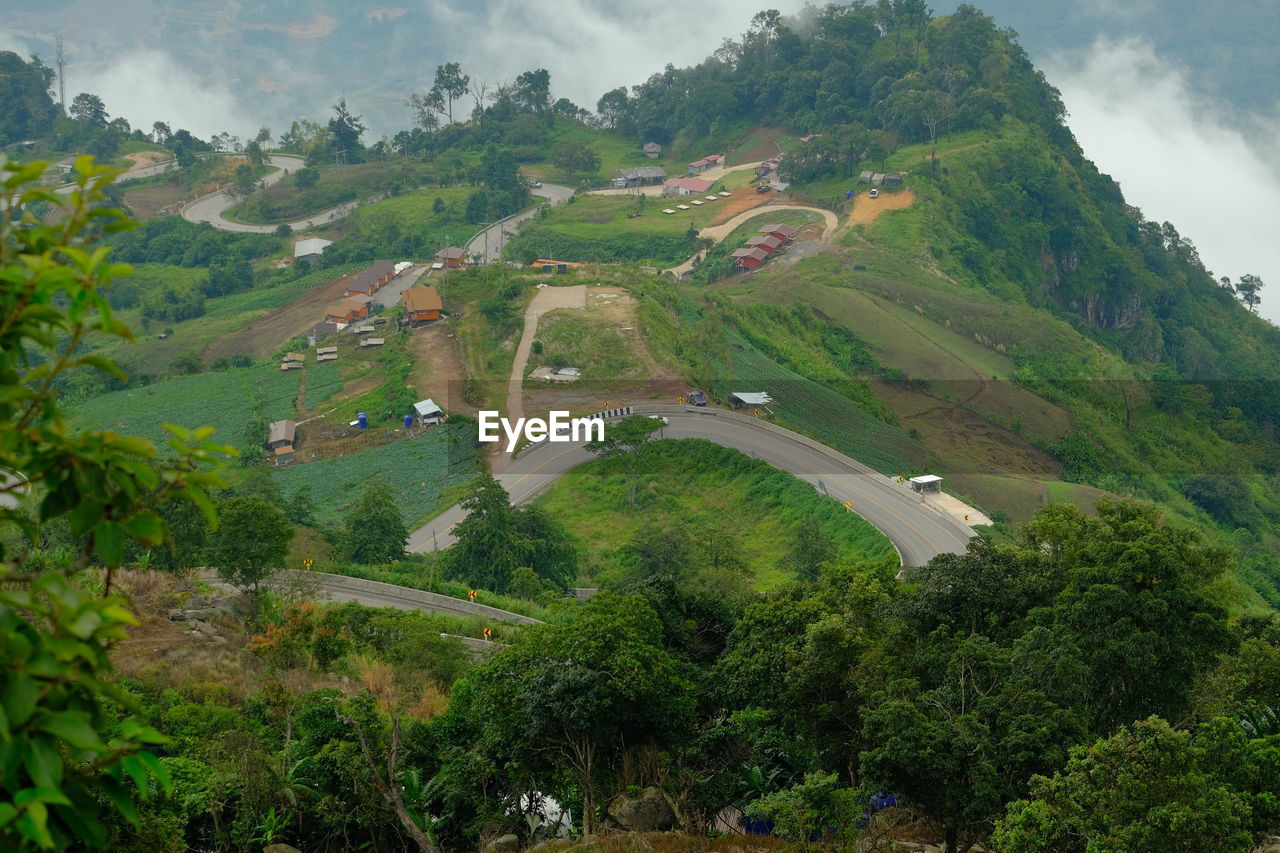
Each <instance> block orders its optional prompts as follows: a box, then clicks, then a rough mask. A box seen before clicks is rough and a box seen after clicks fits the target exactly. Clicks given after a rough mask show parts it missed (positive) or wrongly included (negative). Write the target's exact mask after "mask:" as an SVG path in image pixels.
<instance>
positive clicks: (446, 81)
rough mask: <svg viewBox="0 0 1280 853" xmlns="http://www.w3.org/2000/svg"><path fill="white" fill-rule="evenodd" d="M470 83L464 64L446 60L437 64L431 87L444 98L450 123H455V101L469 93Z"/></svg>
mask: <svg viewBox="0 0 1280 853" xmlns="http://www.w3.org/2000/svg"><path fill="white" fill-rule="evenodd" d="M470 84H471V78H470V77H468V76H467V75H466V74H463V73H462V66H461V65H459V64H458V63H456V62H446V63H445V64H444V65H437V66H436V79H435V83H434V84H433V85H432V87H431V88H432V90H433V91H437V92H439V93H440V96H441V97H442V98H443V99H444V106H445V114H446V115H448V116H449V124H453V102H454V101H456V100H457V99H458V98H461V97H462V96H463V95H465V94H466V93H467V86H469V85H470Z"/></svg>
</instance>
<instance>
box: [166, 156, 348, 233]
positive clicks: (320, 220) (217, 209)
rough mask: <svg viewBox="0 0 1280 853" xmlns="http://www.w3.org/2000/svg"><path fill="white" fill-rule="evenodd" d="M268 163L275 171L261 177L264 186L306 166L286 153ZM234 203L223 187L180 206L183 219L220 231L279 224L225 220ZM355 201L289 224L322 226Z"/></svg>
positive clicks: (248, 230) (261, 228)
mask: <svg viewBox="0 0 1280 853" xmlns="http://www.w3.org/2000/svg"><path fill="white" fill-rule="evenodd" d="M267 165H268V166H275V167H276V171H274V172H270V173H268V174H267V175H266V176H264V177H263V179H262V183H263V185H264V186H268V187H269V186H271V185H272V184H274V183H277V182H278V181H279V180H280V179H281V178H283V177H284V176H285V175H286V174H288V173H289V172H296V171H298V170H299V169H301V168H302V167H304V166H306V165H307V161H306V160H304V159H303V158H301V157H292V156H290V155H288V154H272V155H271V156H270V157H268V158H267ZM235 203H236V199H234V198H232V197H231V196H230V195H229V194H228V193H227V191H226V190H221V191H219V192H216V193H210V194H209V195H206V196H201V197H200V198H198V199H196V200H195V201H193V202H191V203H190V204H188V205H187V206H186V207H184V208H182V215H183V217H184V218H186V219H189V220H191V221H192V222H208V223H209V224H210V225H212V226H213V227H214V228H217V229H219V230H222V231H239V232H241V233H247V234H274V233H275V231H276V229H277V228H279V227H280V226H279V225H242V224H241V223H239V222H232V221H231V220H229V219H227V218H226V216H224V214H225V213H226V212H227V209H228V208H229V207H231V206H232V205H234V204H235ZM356 206H357V202H354V201H352V202H348V203H346V204H340V205H338V206H337V207H334V208H330V209H329V210H324V211H321V212H320V213H317V214H315V215H314V216H308V217H307V218H306V219H299V220H298V221H297V222H290V223H289V226H290V227H291V228H292V229H293V230H294V231H302V230H304V229H307V228H313V227H315V226H317V225H323V224H325V223H326V222H332V221H333V220H335V219H342V218H343V217H344V216H347V215H348V214H350V213H351V211H353V210H355V209H356Z"/></svg>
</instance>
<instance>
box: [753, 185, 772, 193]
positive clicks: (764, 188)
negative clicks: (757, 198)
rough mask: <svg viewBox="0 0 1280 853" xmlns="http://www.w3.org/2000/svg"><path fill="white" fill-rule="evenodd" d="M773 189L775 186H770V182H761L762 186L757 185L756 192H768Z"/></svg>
mask: <svg viewBox="0 0 1280 853" xmlns="http://www.w3.org/2000/svg"><path fill="white" fill-rule="evenodd" d="M772 189H773V187H771V186H769V185H768V184H761V185H760V186H758V187H756V192H758V193H767V192H769V191H770V190H772Z"/></svg>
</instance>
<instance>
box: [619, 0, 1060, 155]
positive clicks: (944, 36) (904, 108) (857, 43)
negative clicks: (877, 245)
mask: <svg viewBox="0 0 1280 853" xmlns="http://www.w3.org/2000/svg"><path fill="white" fill-rule="evenodd" d="M596 110H597V119H596V120H597V122H598V123H599V124H601V125H602V126H604V127H607V128H610V129H613V130H616V131H618V132H620V133H623V134H625V135H627V136H629V137H631V138H633V139H636V140H638V141H647V140H651V139H652V140H655V141H658V142H661V143H664V144H665V143H669V142H672V141H675V140H683V141H685V142H687V143H690V144H696V145H702V146H704V147H705V146H715V145H723V144H724V142H726V141H728V138H729V136H730V135H731V134H732V132H734V128H735V123H741V122H743V121H744V120H745V121H749V122H751V123H758V124H775V125H781V126H785V127H789V128H792V129H793V130H796V131H799V132H802V133H809V132H814V131H824V132H827V133H830V134H835V136H828V137H826V138H825V139H824V141H823V142H822V144H821V145H820V146H818V147H816V148H814V149H810V150H809V151H808V152H807V153H806V154H804V155H801V156H799V157H796V158H795V159H794V160H792V161H791V162H789V163H788V166H787V168H788V169H791V170H794V174H795V175H797V176H806V177H807V176H811V175H812V174H813V173H815V172H818V173H830V174H837V173H840V174H844V175H846V176H847V175H848V174H849V171H848V170H849V169H850V168H851V167H852V165H854V164H856V162H857V161H859V160H861V159H864V157H865V156H866V155H874V152H876V151H880V152H882V153H881V155H880V156H883V154H884V153H888V152H889V151H892V150H893V149H894V148H896V147H897V145H898V143H899V142H923V141H930V140H932V141H936V139H937V137H938V134H939V133H941V132H945V131H953V130H966V129H978V128H992V127H994V126H995V125H996V124H997V123H998V122H999V121H1000V119H1001V118H1002V117H1004V116H1005V115H1006V114H1008V115H1014V116H1017V117H1019V118H1022V119H1024V120H1026V121H1029V122H1032V123H1035V124H1038V125H1039V126H1041V127H1043V128H1045V130H1046V131H1049V132H1052V133H1057V134H1062V133H1063V131H1062V129H1061V128H1060V126H1059V121H1058V120H1059V119H1060V118H1061V116H1062V114H1063V113H1062V107H1061V104H1060V103H1059V102H1058V100H1057V96H1056V93H1055V92H1054V91H1053V90H1052V88H1050V87H1049V86H1048V84H1046V83H1045V82H1044V79H1043V77H1042V76H1041V75H1040V74H1039V73H1038V72H1036V71H1035V70H1034V69H1033V68H1032V66H1031V64H1030V62H1029V61H1028V60H1027V57H1026V55H1025V54H1024V53H1023V51H1022V50H1021V48H1019V47H1018V46H1017V45H1016V44H1015V43H1014V42H1013V41H1012V40H1011V39H1009V38H1008V37H1007V34H1005V33H1002V32H1000V31H999V30H997V28H996V27H995V25H994V24H993V23H992V21H991V19H990V18H988V17H986V16H984V15H982V14H980V13H979V12H978V11H977V10H975V9H974V8H973V7H972V6H967V5H964V6H961V7H960V8H959V9H958V10H957V11H956V12H955V13H954V14H952V15H950V16H947V17H945V18H939V19H933V18H932V16H931V14H930V12H929V9H928V8H927V6H926V5H925V3H924V2H923V0H898V2H892V3H888V2H881V3H875V4H873V3H867V2H861V0H859V2H854V3H850V4H847V5H836V4H829V5H827V6H824V7H821V8H818V7H809V8H808V9H806V10H805V11H804V12H802V13H801V14H800V15H799V16H797V17H796V18H793V19H792V18H787V19H784V18H783V17H782V16H781V15H779V13H778V12H776V11H772V10H771V11H766V12H760V13H758V14H757V15H756V16H755V17H754V18H753V19H752V22H751V27H750V29H749V30H748V31H747V32H746V33H744V34H743V36H742V37H741V38H740V39H738V40H732V39H729V40H726V41H725V42H724V44H723V45H722V46H721V47H720V49H718V50H717V51H716V52H715V54H714V55H713V56H711V57H709V58H708V59H706V60H705V61H704V62H702V63H701V64H700V65H697V66H695V67H693V68H685V69H677V68H675V67H673V66H670V65H668V66H667V67H666V69H664V70H663V71H662V72H661V73H658V74H655V75H653V76H652V77H650V78H649V79H648V80H647V81H645V82H644V83H642V84H640V85H637V86H632V87H631V88H630V90H628V89H627V88H626V87H621V88H618V89H614V90H613V91H610V92H607V93H606V94H605V95H604V96H602V97H601V98H600V100H599V102H598V103H597V104H596ZM738 126H740V124H738ZM851 154H852V155H854V156H853V157H852V159H851V156H850V155H851ZM857 155H862V156H857ZM872 159H874V156H873V157H872Z"/></svg>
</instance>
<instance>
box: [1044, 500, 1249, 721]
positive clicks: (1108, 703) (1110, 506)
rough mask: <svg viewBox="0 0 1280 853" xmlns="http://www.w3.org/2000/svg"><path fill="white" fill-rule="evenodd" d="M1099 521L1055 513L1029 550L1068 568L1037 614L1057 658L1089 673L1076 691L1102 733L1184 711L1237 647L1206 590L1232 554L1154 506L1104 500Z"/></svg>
mask: <svg viewBox="0 0 1280 853" xmlns="http://www.w3.org/2000/svg"><path fill="white" fill-rule="evenodd" d="M1096 508H1097V513H1098V514H1097V516H1096V517H1094V518H1089V517H1087V516H1085V515H1084V514H1083V513H1081V512H1080V511H1079V510H1077V509H1075V508H1073V507H1069V506H1062V507H1054V508H1052V509H1053V512H1052V513H1047V512H1046V513H1043V514H1038V515H1037V517H1036V519H1033V521H1032V522H1031V523H1030V524H1029V525H1028V532H1027V540H1028V544H1029V545H1031V546H1033V547H1035V548H1036V549H1037V550H1039V551H1040V553H1041V554H1042V555H1044V557H1045V558H1046V559H1049V560H1052V561H1058V562H1059V563H1060V564H1061V565H1063V566H1064V567H1066V569H1067V572H1068V573H1067V580H1066V585H1065V588H1064V589H1063V591H1062V592H1061V593H1059V594H1058V595H1057V597H1056V598H1055V599H1054V600H1053V603H1052V605H1051V606H1049V607H1047V608H1042V609H1040V610H1038V611H1036V612H1035V613H1034V614H1033V622H1034V623H1035V624H1037V625H1041V626H1043V627H1044V628H1045V630H1046V631H1047V632H1048V635H1047V636H1048V637H1050V638H1051V640H1050V642H1049V645H1051V646H1053V647H1055V648H1056V649H1057V651H1056V652H1055V654H1056V655H1058V656H1060V657H1063V658H1066V657H1074V658H1075V659H1077V660H1078V661H1079V662H1080V664H1081V665H1082V666H1083V667H1084V672H1083V673H1082V674H1081V679H1080V682H1079V686H1080V687H1081V688H1082V690H1083V693H1084V695H1085V696H1087V697H1088V705H1089V714H1090V717H1091V719H1090V723H1091V730H1092V731H1094V732H1098V733H1106V732H1111V731H1114V730H1115V729H1116V728H1117V727H1119V726H1121V725H1124V724H1126V723H1129V722H1132V721H1133V720H1137V719H1143V718H1145V717H1147V716H1150V715H1152V714H1159V715H1161V716H1177V715H1181V714H1182V713H1184V712H1185V711H1186V709H1187V706H1188V703H1189V700H1190V693H1191V686H1192V684H1193V682H1194V681H1195V678H1196V676H1197V674H1198V673H1199V672H1201V671H1203V670H1205V669H1207V668H1208V667H1209V666H1211V665H1212V663H1213V660H1214V658H1215V656H1216V655H1217V654H1218V653H1220V652H1222V651H1225V650H1226V649H1227V648H1228V646H1229V644H1230V641H1231V638H1230V635H1229V634H1228V633H1227V625H1226V611H1225V610H1223V608H1222V607H1221V606H1219V605H1218V604H1216V603H1214V602H1212V601H1210V600H1209V599H1208V598H1207V597H1206V595H1205V590H1206V588H1207V587H1208V586H1209V584H1211V583H1212V582H1213V580H1214V579H1215V578H1217V577H1218V576H1219V575H1220V574H1221V573H1222V572H1223V571H1224V570H1225V568H1226V567H1227V566H1228V565H1229V564H1230V559H1231V555H1230V552H1229V551H1227V550H1226V549H1224V548H1221V547H1217V546H1213V545H1209V544H1206V543H1205V542H1204V540H1203V538H1202V537H1201V535H1200V534H1199V533H1197V532H1195V531H1193V530H1191V529H1188V528H1181V527H1174V526H1172V525H1167V524H1164V523H1162V521H1161V518H1160V514H1159V511H1158V510H1157V509H1156V508H1155V507H1154V506H1140V505H1138V504H1133V503H1126V502H1118V501H1116V502H1113V501H1109V500H1102V501H1099V502H1098V503H1097V505H1096Z"/></svg>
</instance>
